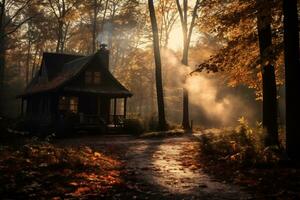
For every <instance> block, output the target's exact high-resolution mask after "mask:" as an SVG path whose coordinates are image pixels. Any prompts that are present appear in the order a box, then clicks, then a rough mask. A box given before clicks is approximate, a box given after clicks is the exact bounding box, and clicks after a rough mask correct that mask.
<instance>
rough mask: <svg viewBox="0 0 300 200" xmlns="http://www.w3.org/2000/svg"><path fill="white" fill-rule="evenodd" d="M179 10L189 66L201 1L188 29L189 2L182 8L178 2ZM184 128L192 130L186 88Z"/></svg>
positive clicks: (184, 60) (193, 13)
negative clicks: (192, 38)
mask: <svg viewBox="0 0 300 200" xmlns="http://www.w3.org/2000/svg"><path fill="white" fill-rule="evenodd" d="M176 5H177V9H178V12H179V17H180V22H181V28H182V34H183V52H182V60H181V62H182V64H183V65H188V57H189V48H190V43H191V37H192V33H193V28H194V26H195V20H196V17H197V11H198V9H199V7H200V0H197V1H196V3H195V6H194V8H193V11H192V16H191V23H190V26H189V27H188V0H183V5H182V6H181V4H180V2H179V0H176ZM182 115H183V116H182V127H183V128H184V129H186V130H188V129H190V128H191V126H190V120H189V95H188V91H187V89H186V88H183V113H182Z"/></svg>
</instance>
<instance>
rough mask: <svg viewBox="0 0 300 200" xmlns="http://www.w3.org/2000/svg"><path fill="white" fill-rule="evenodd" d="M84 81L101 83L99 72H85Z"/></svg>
mask: <svg viewBox="0 0 300 200" xmlns="http://www.w3.org/2000/svg"><path fill="white" fill-rule="evenodd" d="M85 83H86V84H95V85H98V84H100V83H101V73H100V72H91V71H86V72H85Z"/></svg>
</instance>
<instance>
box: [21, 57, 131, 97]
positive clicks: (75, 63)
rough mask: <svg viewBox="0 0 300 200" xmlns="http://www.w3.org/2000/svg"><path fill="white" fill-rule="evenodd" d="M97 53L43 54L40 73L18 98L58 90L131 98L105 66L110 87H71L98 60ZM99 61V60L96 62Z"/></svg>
mask: <svg viewBox="0 0 300 200" xmlns="http://www.w3.org/2000/svg"><path fill="white" fill-rule="evenodd" d="M98 53H100V52H97V53H95V54H93V55H90V56H82V55H71V54H59V53H43V59H42V64H41V67H40V70H39V71H38V73H36V75H35V77H34V78H33V79H32V81H31V82H30V83H29V84H28V86H27V87H26V88H25V90H24V91H23V93H22V94H20V95H19V96H18V97H26V96H30V95H33V94H37V93H44V92H50V91H54V90H58V89H62V90H63V91H70V92H87V93H94V94H100V95H111V96H120V97H130V96H132V93H130V92H129V90H127V89H126V88H125V87H124V86H123V85H122V84H121V83H120V82H119V81H118V80H117V79H116V78H115V77H114V76H113V75H112V74H111V73H110V72H109V70H108V69H106V68H105V67H104V66H101V64H100V62H99V67H103V69H104V70H102V71H104V72H105V76H106V77H107V78H109V80H110V84H109V85H98V86H70V85H68V83H69V82H70V81H71V80H73V79H74V78H75V77H77V76H78V75H80V74H81V72H83V71H84V69H85V68H86V67H87V66H88V65H89V63H90V62H91V61H92V60H94V58H96V59H100V56H97V54H98ZM96 61H99V60H96Z"/></svg>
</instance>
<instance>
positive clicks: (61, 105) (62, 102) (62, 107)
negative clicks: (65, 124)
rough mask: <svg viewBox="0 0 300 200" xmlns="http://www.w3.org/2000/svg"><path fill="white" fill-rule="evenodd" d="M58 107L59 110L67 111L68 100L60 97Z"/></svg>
mask: <svg viewBox="0 0 300 200" xmlns="http://www.w3.org/2000/svg"><path fill="white" fill-rule="evenodd" d="M58 107H59V110H68V107H69V101H68V98H67V97H65V96H62V97H60V98H59V106H58Z"/></svg>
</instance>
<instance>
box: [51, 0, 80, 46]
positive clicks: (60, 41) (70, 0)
mask: <svg viewBox="0 0 300 200" xmlns="http://www.w3.org/2000/svg"><path fill="white" fill-rule="evenodd" d="M48 3H49V7H50V11H51V13H52V14H53V15H54V17H55V19H56V21H57V29H56V38H57V41H56V52H64V49H65V44H66V40H67V36H68V33H69V29H70V25H71V22H72V17H73V16H75V14H76V7H77V6H78V5H79V3H80V0H48Z"/></svg>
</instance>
